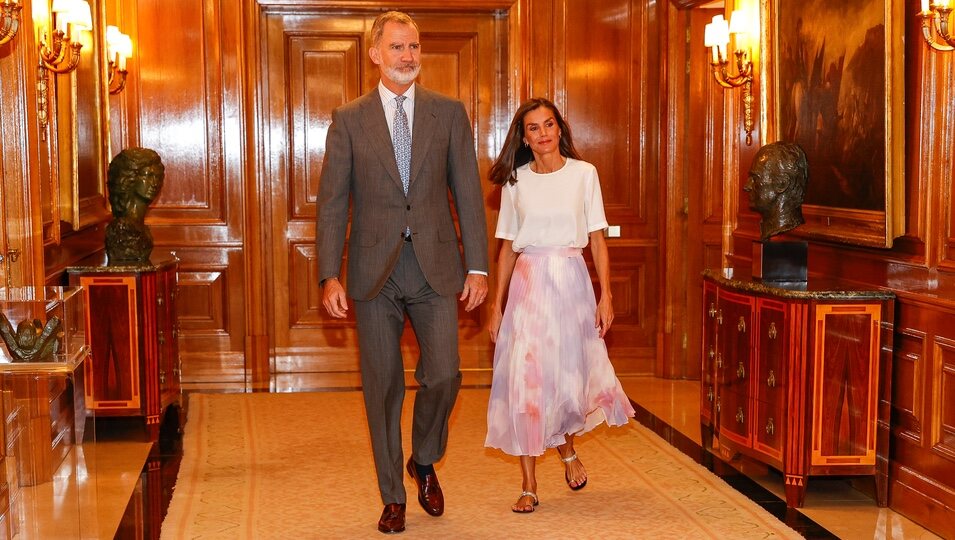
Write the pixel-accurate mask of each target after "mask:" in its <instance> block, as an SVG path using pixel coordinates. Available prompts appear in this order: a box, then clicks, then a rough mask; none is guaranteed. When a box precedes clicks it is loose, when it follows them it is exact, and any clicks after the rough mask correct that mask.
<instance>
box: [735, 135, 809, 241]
mask: <svg viewBox="0 0 955 540" xmlns="http://www.w3.org/2000/svg"><path fill="white" fill-rule="evenodd" d="M808 180H809V161H808V160H807V159H806V154H805V153H804V152H803V151H802V148H800V147H799V145H797V144H796V143H789V142H781V141H779V142H774V143H770V144H767V145H765V146H763V147H762V148H760V149H759V151H758V152H756V157H755V158H753V165H752V166H751V167H750V169H749V179H748V180H747V181H746V184H745V185H744V186H743V190H744V191H746V192H747V193H749V206H750V208H752V209H753V210H756V211H757V212H759V214H760V216H762V220H760V222H759V225H760V233H761V234H760V236H761V238H762V240H768V239H769V238H770V237H771V236H775V235H777V234H781V233H784V232H786V231H789V230H792V229H794V228H796V227H798V226H799V225H802V224H803V223H805V220H804V219H803V217H802V201H803V198H804V197H805V195H806V183H807V182H808Z"/></svg>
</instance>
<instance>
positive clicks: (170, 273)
mask: <svg viewBox="0 0 955 540" xmlns="http://www.w3.org/2000/svg"><path fill="white" fill-rule="evenodd" d="M177 276H178V271H177V268H176V266H175V265H173V266H171V267H169V268H167V269H165V270H164V271H163V272H162V274H161V275H160V279H159V283H158V284H157V290H156V302H157V340H158V341H159V385H160V389H161V397H162V404H163V406H165V405H168V404H169V403H171V402H172V401H176V400H177V399H178V394H179V372H180V370H179V343H178V331H177V322H176V292H177V291H178V288H179V285H178V277H177Z"/></svg>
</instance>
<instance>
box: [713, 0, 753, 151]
mask: <svg viewBox="0 0 955 540" xmlns="http://www.w3.org/2000/svg"><path fill="white" fill-rule="evenodd" d="M730 35H732V36H733V44H734V51H733V55H734V56H735V57H736V74H735V75H733V74H730V71H729V56H730V52H729V44H730ZM758 38H759V18H758V16H757V14H756V13H754V10H753V9H735V10H733V14H732V15H731V16H730V21H729V23H727V21H726V19H724V18H723V16H722V15H717V16H715V17H713V20H712V22H710V23H709V24H707V25H706V27H705V29H704V34H703V44H704V45H705V46H706V47H709V48H710V49H711V51H712V59H711V60H710V66H712V68H713V76H714V77H715V78H716V82H717V83H719V85H720V86H722V87H723V88H740V87H742V89H743V130H744V131H746V144H747V145H750V144H753V129H754V127H755V119H754V116H753V105H754V103H755V101H756V99H755V98H754V97H753V73H754V66H753V63H754V60H753V49H754V48H755V47H756V46H757V45H758Z"/></svg>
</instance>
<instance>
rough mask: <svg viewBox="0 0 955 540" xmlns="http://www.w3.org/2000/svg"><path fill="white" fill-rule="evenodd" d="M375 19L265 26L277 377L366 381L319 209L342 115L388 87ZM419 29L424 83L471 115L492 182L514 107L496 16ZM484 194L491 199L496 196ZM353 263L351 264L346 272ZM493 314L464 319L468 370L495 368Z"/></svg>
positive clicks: (408, 339) (434, 16)
mask: <svg viewBox="0 0 955 540" xmlns="http://www.w3.org/2000/svg"><path fill="white" fill-rule="evenodd" d="M374 16H375V14H362V13H356V14H351V15H343V14H341V13H336V14H334V16H329V15H327V14H322V13H315V14H304V15H303V14H295V15H291V14H281V13H277V14H269V15H266V18H265V28H266V31H265V34H266V45H265V48H264V51H263V54H264V56H265V58H264V61H263V65H264V66H265V69H266V77H267V81H268V82H267V88H266V89H265V91H264V92H263V95H264V97H263V105H264V109H265V114H266V115H267V127H266V131H267V133H268V136H267V143H266V144H267V149H268V152H267V154H268V156H267V157H268V164H267V170H268V172H269V175H270V178H269V181H268V183H269V185H270V186H271V196H270V199H269V216H270V231H271V235H270V236H271V242H270V246H269V251H270V253H271V255H270V257H269V261H268V262H269V265H270V270H269V271H270V273H271V280H270V282H271V283H272V287H273V289H272V291H271V295H270V298H271V305H270V309H271V313H270V315H271V321H272V329H271V334H272V335H271V338H272V339H271V341H272V344H273V347H274V356H275V371H277V372H298V371H356V370H357V369H358V354H357V340H356V337H355V327H354V319H353V318H352V317H349V318H348V319H345V320H344V321H342V320H337V319H332V318H331V317H328V316H327V315H326V314H325V311H324V309H323V308H322V307H321V303H320V294H321V292H320V288H319V286H318V283H317V282H316V276H317V269H316V262H317V261H316V258H315V246H314V241H315V213H316V209H315V202H316V195H317V193H318V182H319V178H320V176H321V166H322V160H323V158H324V151H325V134H326V132H327V129H328V126H329V125H330V123H331V112H332V110H333V109H334V108H335V107H337V106H339V105H341V104H343V103H346V102H347V101H350V100H352V99H355V98H357V97H358V96H360V95H362V94H363V93H365V92H368V91H369V90H371V89H373V88H374V86H375V85H377V83H378V76H377V68H376V67H375V66H374V64H372V63H371V61H370V60H369V59H368V55H367V50H368V47H369V45H370V29H371V24H372V22H373V21H374ZM415 19H416V21H417V23H418V25H419V27H420V29H421V42H422V65H423V68H422V74H421V76H420V78H419V82H420V83H421V84H422V85H423V86H426V87H428V88H430V89H433V90H436V91H438V92H441V93H444V94H446V95H450V96H454V97H456V98H458V99H460V100H461V101H462V102H463V103H464V105H465V108H466V109H467V111H468V114H469V116H470V118H471V119H472V123H473V126H474V136H475V140H476V141H477V153H478V162H479V166H480V167H481V171H482V173H483V172H484V171H486V170H487V169H488V168H489V167H490V163H491V159H492V156H493V154H494V152H495V151H496V146H497V143H496V140H495V135H496V132H494V131H493V130H492V127H493V126H492V122H491V119H492V118H495V115H497V114H498V113H499V108H500V105H498V103H499V101H500V99H501V98H500V96H507V88H506V80H499V78H498V77H497V76H496V74H497V73H498V72H499V70H500V69H502V66H503V62H504V59H505V58H506V56H505V53H506V51H502V50H501V49H500V48H499V47H498V46H497V45H496V44H495V40H494V38H495V32H496V28H497V26H496V25H497V23H496V21H495V19H494V17H493V15H492V14H490V13H485V14H481V13H474V14H441V13H428V14H426V15H420V16H418V15H415ZM478 96H483V99H479V98H478ZM487 98H490V99H487ZM482 178H483V175H482ZM485 184H486V183H485ZM483 189H484V190H485V192H489V191H490V189H489V186H487V185H485V186H483ZM485 200H489V198H486V199H485ZM488 210H489V212H488V214H489V216H490V215H492V214H491V212H490V209H488ZM489 229H490V226H489ZM347 258H348V257H347V252H346V253H345V264H347ZM483 309H486V308H483ZM483 309H482V310H475V311H474V312H472V313H464V312H463V311H462V312H461V313H460V317H461V318H460V321H461V322H460V324H461V328H462V332H461V334H460V337H461V354H462V367H463V368H469V367H470V368H475V367H484V368H487V367H490V363H491V360H490V346H489V343H488V339H487V337H486V333H485V332H483V331H481V328H482V326H483V323H482V317H481V315H482V313H483ZM403 348H406V349H407V351H406V353H407V354H405V358H406V362H407V363H408V364H409V367H413V365H414V363H415V362H416V360H417V355H416V354H415V351H414V349H415V345H414V339H413V337H412V336H411V333H410V331H408V332H406V336H405V340H404V342H403Z"/></svg>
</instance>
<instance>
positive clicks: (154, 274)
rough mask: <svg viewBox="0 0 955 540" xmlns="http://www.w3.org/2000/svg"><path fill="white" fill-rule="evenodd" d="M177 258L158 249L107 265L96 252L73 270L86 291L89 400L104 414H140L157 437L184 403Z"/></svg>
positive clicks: (151, 437) (72, 276) (98, 413)
mask: <svg viewBox="0 0 955 540" xmlns="http://www.w3.org/2000/svg"><path fill="white" fill-rule="evenodd" d="M178 263H179V260H178V259H177V258H176V257H175V256H174V255H172V254H156V253H154V254H153V257H152V259H151V261H150V263H149V264H144V265H135V266H131V265H123V266H109V265H106V264H105V256H97V257H94V258H91V259H87V260H84V261H82V262H81V263H80V264H79V265H77V266H74V267H70V268H68V269H67V271H68V272H69V274H70V282H71V285H80V286H82V287H83V289H84V291H85V294H86V328H87V329H88V330H87V333H86V343H87V345H88V346H89V348H90V358H89V361H88V362H87V370H86V381H87V384H86V404H87V406H88V407H89V408H90V409H91V410H93V411H95V413H96V416H97V417H98V418H104V417H111V416H114V417H115V416H127V417H129V416H136V417H142V418H143V421H144V424H145V428H146V434H147V438H148V440H151V441H155V440H157V438H158V437H159V426H160V422H161V420H162V416H163V414H164V412H165V411H166V408H167V407H168V406H169V405H176V406H177V407H178V406H179V404H180V402H181V401H180V398H181V389H180V383H179V380H180V375H179V374H180V365H179V345H178V335H179V332H178V327H177V322H176V294H177V292H178V278H177V271H178Z"/></svg>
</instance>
